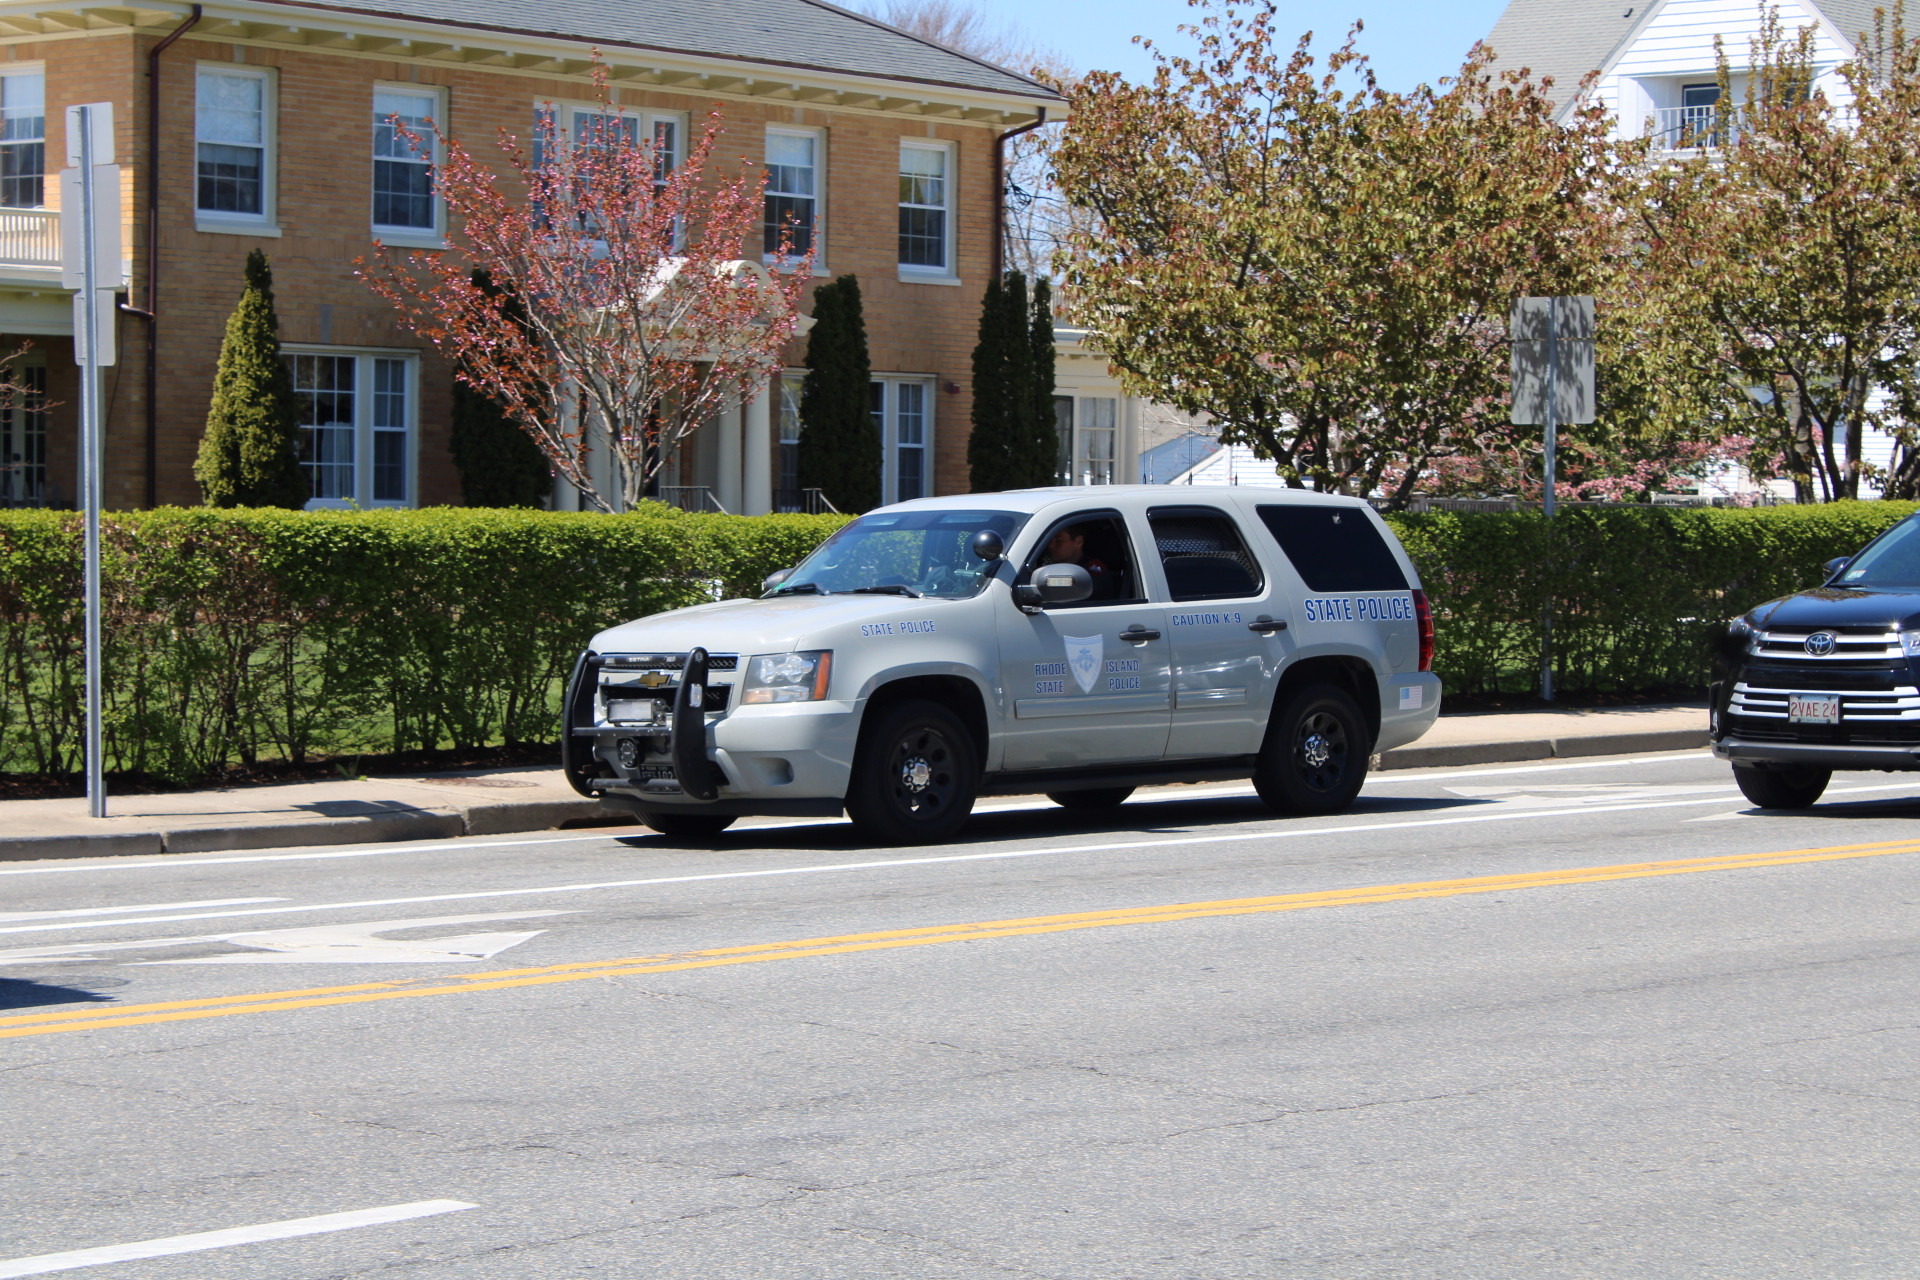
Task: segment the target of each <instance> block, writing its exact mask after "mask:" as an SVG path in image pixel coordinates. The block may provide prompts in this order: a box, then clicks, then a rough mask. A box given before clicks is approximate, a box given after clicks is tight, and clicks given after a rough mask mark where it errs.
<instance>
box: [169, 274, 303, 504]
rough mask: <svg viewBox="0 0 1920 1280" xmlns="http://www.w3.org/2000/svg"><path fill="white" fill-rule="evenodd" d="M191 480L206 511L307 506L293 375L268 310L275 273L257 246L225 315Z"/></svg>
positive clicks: (276, 322)
mask: <svg viewBox="0 0 1920 1280" xmlns="http://www.w3.org/2000/svg"><path fill="white" fill-rule="evenodd" d="M193 477H194V479H196V480H198V481H199V482H200V492H201V493H202V494H203V495H204V496H205V498H206V501H207V505H208V506H210V507H288V508H296V509H297V508H299V507H302V506H304V505H305V504H306V501H307V496H308V486H307V473H306V469H305V468H304V467H302V466H301V465H300V428H299V414H298V412H297V410H296V407H295V404H294V395H293V377H292V375H291V374H289V373H288V372H287V365H286V361H285V360H283V359H281V357H280V320H279V317H278V316H276V315H275V314H274V310H273V270H272V268H270V267H269V266H268V265H267V255H266V254H264V253H262V252H261V251H260V250H258V249H255V250H254V251H253V252H252V253H249V254H248V255H247V285H246V288H245V290H243V291H242V292H241V294H240V301H239V303H238V305H236V306H235V307H234V309H233V314H232V315H230V316H228V317H227V333H226V337H225V338H224V339H222V340H221V343H220V363H219V364H218V366H216V368H215V370H214V375H213V402H212V404H211V405H210V406H209V407H208V409H207V431H206V434H205V435H204V436H202V437H201V438H200V452H199V456H197V457H196V458H195V459H194V463H193Z"/></svg>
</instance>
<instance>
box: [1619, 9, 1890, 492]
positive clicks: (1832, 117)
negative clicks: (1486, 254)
mask: <svg viewBox="0 0 1920 1280" xmlns="http://www.w3.org/2000/svg"><path fill="white" fill-rule="evenodd" d="M1848 34H1853V33H1848ZM1859 47H1860V49H1861V56H1860V57H1859V58H1858V59H1857V60H1855V61H1853V62H1851V63H1848V64H1846V65H1844V66H1842V67H1841V68H1840V69H1839V75H1840V77H1841V78H1842V79H1843V80H1844V81H1845V83H1846V85H1847V87H1848V89H1849V90H1850V91H1851V97H1852V102H1851V104H1842V103H1836V102H1833V101H1830V100H1829V99H1828V98H1827V97H1826V96H1825V94H1824V93H1823V92H1822V91H1821V89H1820V87H1819V86H1818V84H1817V83H1816V78H1815V74H1814V65H1813V60H1814V44H1813V29H1812V28H1805V29H1802V30H1800V31H1798V32H1789V31H1787V30H1786V29H1785V28H1784V27H1783V25H1782V23H1781V21H1780V16H1779V13H1778V12H1777V11H1776V10H1773V9H1770V8H1764V7H1763V9H1762V23H1761V33H1760V35H1759V36H1758V37H1757V38H1756V39H1755V40H1754V41H1753V43H1752V45H1751V48H1750V54H1749V66H1748V70H1749V74H1748V76H1747V83H1746V89H1745V92H1744V94H1742V95H1741V96H1740V97H1739V98H1737V99H1736V97H1735V94H1734V85H1733V77H1732V76H1731V75H1730V73H1729V67H1728V63H1727V59H1726V57H1725V56H1724V55H1722V56H1721V58H1720V86H1721V89H1720V106H1719V108H1718V109H1717V111H1716V113H1715V116H1714V118H1713V119H1712V120H1711V121H1704V120H1703V121H1702V122H1701V123H1702V126H1703V127H1702V128H1700V129H1698V130H1697V131H1696V135H1697V136H1694V137H1690V138H1687V139H1684V140H1683V142H1685V143H1686V144H1687V151H1686V152H1685V153H1683V154H1682V155H1681V156H1680V157H1678V158H1676V159H1674V160H1672V161H1670V162H1668V163H1663V164H1659V165H1655V166H1650V167H1649V168H1648V170H1647V171H1646V174H1645V177H1644V181H1643V183H1642V185H1641V188H1640V190H1639V192H1638V200H1637V202H1636V203H1635V205H1634V206H1633V207H1634V211H1635V215H1636V221H1637V226H1636V228H1635V230H1636V234H1635V236H1634V237H1633V239H1634V242H1635V244H1636V245H1637V258H1638V261H1637V263H1636V267H1637V272H1638V274H1639V275H1640V276H1641V277H1642V278H1644V279H1646V280H1648V281H1649V282H1652V283H1651V284H1650V286H1649V288H1648V293H1649V294H1650V295H1655V296H1657V297H1658V298H1660V299H1661V300H1662V305H1661V308H1660V311H1659V314H1657V315H1656V316H1654V318H1653V319H1654V321H1655V323H1653V324H1650V325H1649V326H1648V330H1649V332H1650V333H1653V334H1656V335H1657V336H1658V337H1659V338H1660V339H1662V340H1664V342H1665V343H1666V345H1667V347H1668V350H1669V353H1670V354H1669V357H1668V361H1667V363H1668V365H1669V367H1670V368H1673V369H1675V370H1680V369H1683V368H1685V367H1688V366H1691V367H1693V368H1697V369H1699V370H1703V371H1705V372H1707V373H1708V374H1709V375H1710V378H1709V382H1710V384H1711V386H1712V388H1713V390H1714V392H1715V395H1714V396H1713V397H1711V400H1710V402H1709V403H1708V405H1707V407H1708V409H1709V410H1710V411H1712V412H1715V413H1717V414H1718V415H1720V416H1721V417H1722V418H1723V419H1724V420H1726V421H1727V422H1728V423H1729V424H1731V425H1732V426H1733V427H1734V428H1736V429H1738V430H1742V431H1745V432H1746V433H1748V434H1750V435H1752V436H1753V437H1754V440H1755V447H1754V455H1753V458H1752V465H1753V466H1754V468H1755V469H1756V470H1757V471H1759V472H1761V473H1762V474H1764V473H1766V472H1767V471H1769V470H1773V469H1779V470H1783V471H1784V472H1785V473H1786V474H1787V475H1789V476H1790V477H1792V479H1793V480H1794V483H1795V488H1796V490H1797V491H1798V495H1799V497H1800V500H1801V501H1803V502H1804V501H1814V500H1820V499H1825V500H1830V499H1836V498H1852V497H1857V496H1858V495H1859V492H1860V483H1861V481H1862V479H1863V478H1870V477H1869V476H1868V475H1867V472H1866V468H1865V465H1864V460H1863V458H1862V453H1863V446H1864V443H1865V434H1866V429H1867V428H1868V427H1869V426H1877V427H1881V428H1883V429H1886V430H1888V431H1890V432H1891V433H1892V434H1893V435H1894V436H1895V438H1896V439H1897V440H1899V441H1900V446H1901V447H1900V449H1899V450H1898V451H1897V452H1896V454H1895V458H1894V465H1893V469H1892V474H1891V475H1889V476H1887V477H1885V479H1886V480H1887V482H1888V483H1887V491H1888V493H1889V495H1890V496H1905V497H1912V496H1915V495H1916V493H1920V439H1917V438H1916V436H1917V434H1920V433H1916V428H1915V423H1916V422H1920V370H1917V369H1916V361H1917V360H1920V146H1916V143H1915V134H1914V125H1913V122H1914V119H1915V118H1916V116H1920V42H1915V41H1914V40H1912V39H1910V38H1909V37H1908V36H1907V35H1906V33H1905V31H1904V30H1903V29H1902V25H1901V18H1900V9H1899V8H1898V7H1896V8H1895V9H1894V13H1893V18H1892V30H1891V32H1890V33H1889V32H1888V31H1887V29H1886V27H1885V26H1884V25H1882V27H1881V29H1880V30H1879V31H1878V32H1876V33H1875V34H1874V35H1873V36H1872V37H1869V38H1865V39H1862V40H1861V41H1860V44H1859Z"/></svg>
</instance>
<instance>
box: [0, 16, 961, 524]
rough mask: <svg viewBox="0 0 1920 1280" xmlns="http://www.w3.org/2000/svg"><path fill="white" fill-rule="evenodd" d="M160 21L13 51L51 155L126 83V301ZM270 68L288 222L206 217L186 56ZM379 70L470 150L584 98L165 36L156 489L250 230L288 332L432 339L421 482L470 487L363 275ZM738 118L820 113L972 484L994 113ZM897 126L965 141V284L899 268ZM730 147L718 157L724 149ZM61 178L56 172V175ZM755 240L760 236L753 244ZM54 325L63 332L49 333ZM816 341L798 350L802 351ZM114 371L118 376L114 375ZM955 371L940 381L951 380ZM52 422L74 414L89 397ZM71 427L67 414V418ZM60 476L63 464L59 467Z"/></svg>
mask: <svg viewBox="0 0 1920 1280" xmlns="http://www.w3.org/2000/svg"><path fill="white" fill-rule="evenodd" d="M159 38H160V37H159V36H158V35H154V36H147V35H142V36H140V37H138V38H135V37H132V36H116V37H102V38H92V39H67V40H46V41H39V42H34V41H22V42H20V43H19V44H17V45H15V46H14V56H15V58H16V59H34V58H42V59H44V60H45V63H46V72H47V114H48V138H47V156H48V168H49V171H50V172H51V171H52V170H54V169H57V168H58V167H59V166H60V165H61V164H62V163H64V160H63V157H64V154H65V151H64V140H63V138H62V137H61V136H60V120H61V114H62V110H63V108H64V107H65V106H66V105H67V104H69V103H73V102H84V101H98V100H103V99H108V100H111V101H113V102H114V104H115V110H116V125H117V128H118V135H119V141H118V146H119V147H120V156H119V158H120V160H121V162H122V163H123V164H124V165H126V167H127V175H128V181H127V183H126V189H125V191H124V192H123V202H124V206H125V210H126V214H127V225H128V228H129V231H130V232H134V231H135V230H136V229H142V230H139V231H138V234H132V235H130V240H129V242H130V244H131V246H132V250H133V255H132V256H133V258H134V276H133V280H134V292H133V298H132V301H133V304H134V305H135V306H142V305H144V301H145V293H144V290H145V284H146V275H145V256H146V255H145V245H144V230H143V228H144V221H143V219H144V201H145V183H146V172H145V170H146V125H147V122H146V120H145V116H146V93H145V70H146V51H147V50H148V49H149V48H151V47H152V46H153V44H154V43H156V42H157V41H158V39H159ZM202 62H205V63H222V64H233V63H235V62H240V63H243V64H244V65H246V66H248V67H254V68H261V67H266V68H272V69H273V72H274V74H275V76H276V78H277V82H278V91H277V101H278V112H277V124H278V145H277V207H278V217H277V223H278V228H279V231H280V235H279V236H278V237H273V236H267V235H261V234H259V233H258V232H254V233H245V234H232V233H215V232H209V231H206V230H197V229H196V226H195V218H194V180H193V172H194V141H193V127H194V83H195V77H194V71H195V67H196V64H199V63H202ZM376 82H398V83H408V82H417V83H419V84H422V85H437V86H443V87H444V88H445V89H446V90H447V92H448V95H449V109H448V113H447V120H446V122H445V123H446V127H447V129H448V131H449V132H450V133H451V134H452V135H453V136H454V137H456V138H458V139H459V140H461V141H462V142H463V143H464V144H465V145H466V146H468V147H469V149H471V150H473V151H474V152H475V153H476V154H482V155H484V154H489V153H490V152H491V151H492V148H493V145H494V144H493V139H494V137H495V136H496V133H497V131H498V130H499V129H500V128H502V127H504V128H507V129H509V130H511V131H513V132H514V133H516V134H518V135H520V136H522V137H524V136H525V135H526V134H527V132H528V131H529V129H530V126H531V117H532V112H533V107H534V104H535V103H536V102H537V101H541V100H546V99H552V100H560V101H581V100H591V98H592V89H591V86H590V85H589V84H587V83H585V82H584V81H563V80H546V79H538V78H533V77H529V76H524V75H510V74H505V73H500V72H489V71H487V70H484V69H478V68H465V67H453V66H444V65H431V64H413V63H408V62H400V61H383V60H378V59H374V58H369V57H363V56H348V55H341V54H329V53H327V52H324V51H315V50H298V49H280V48H272V47H264V46H259V45H244V46H243V45H235V44H231V43H226V42H214V41H210V40H204V39H195V38H193V36H192V35H189V36H187V37H186V38H183V39H181V40H179V41H178V42H176V43H175V44H174V45H173V46H172V47H171V48H170V49H169V50H168V51H167V53H166V54H165V55H164V59H163V71H162V86H161V87H162V104H163V105H162V125H161V148H160V154H161V163H160V176H161V183H160V208H161V219H160V222H161V230H160V236H159V244H160V256H159V267H160V273H161V274H160V320H159V329H158V335H157V340H158V347H159V359H158V370H159V374H158V386H159V397H158V402H159V406H160V413H159V441H160V444H159V450H158V464H159V497H160V500H161V501H162V502H171V503H192V502H196V501H198V499H199V490H198V487H197V486H196V485H195V483H194V481H193V475H192V465H193V457H194V452H195V450H196V448H197V447H198V444H199V439H200V435H201V431H202V429H203V427H204V424H205V418H206V409H207V401H208V397H209V395H210V392H211V388H212V381H213V371H214V366H215V362H216V360H217V357H218V354H219V348H220V340H221V335H222V332H223V329H224V326H225V322H226V317H227V315H228V313H229V311H230V310H231V309H232V307H233V304H234V301H235V300H236V299H237V298H238V296H239V293H240V289H241V280H242V267H243V265H244V263H245V260H246V256H247V253H248V252H249V250H251V249H252V248H253V247H255V246H256V245H257V246H259V247H260V248H262V249H264V250H265V251H266V252H267V254H268V255H269V256H270V258H271V259H272V262H273V269H274V287H275V294H276V300H277V303H278V310H279V315H280V321H281V337H282V340H283V341H286V342H291V343H317V344H327V345H339V346H360V347H377V348H393V349H399V350H405V351H420V352H421V357H422V358H421V378H420V385H421V393H422V394H421V397H420V404H419V406H418V412H419V417H418V421H419V424H420V440H419V449H420V486H419V499H420V501H421V502H422V503H423V504H432V503H443V502H457V501H459V482H458V477H457V475H456V473H455V471H454V469H453V466H452V463H451V459H450V457H449V455H448V449H447V416H448V404H449V395H448V388H449V378H450V375H449V372H448V369H447V366H446V363H445V362H444V361H442V360H441V359H439V358H438V356H437V355H435V354H434V353H433V352H432V351H431V350H423V348H424V347H425V346H426V344H424V343H423V342H422V341H421V340H419V339H418V338H416V337H414V336H413V335H412V334H410V333H407V332H405V331H404V330H402V329H401V328H400V327H399V326H398V325H397V324H396V322H395V317H394V313H393V311H392V310H391V308H390V307H389V306H388V305H387V304H386V303H384V302H383V301H381V300H380V299H379V298H378V297H376V296H375V295H374V294H373V293H372V292H370V291H369V290H368V289H367V288H366V287H365V285H364V284H362V283H361V282H360V281H359V280H357V279H356V278H355V277H354V267H353V260H354V259H355V258H356V257H359V256H362V255H365V254H367V253H368V252H369V251H370V247H371V244H370V242H371V234H370V231H369V218H370V201H371V197H370V184H371V169H372V164H371V154H370V143H369V126H370V123H371V119H372V95H373V89H374V85H375V84H376ZM618 98H619V101H620V102H621V103H622V105H625V106H630V107H637V108H654V109H659V110H671V111H677V112H684V113H686V115H687V117H688V119H689V125H690V127H691V128H692V129H696V130H697V129H698V128H699V125H700V122H701V120H702V118H703V117H704V115H705V113H706V112H707V111H708V110H710V109H711V108H712V107H713V106H714V105H715V99H714V98H713V97H712V96H709V95H698V94H683V93H670V92H660V91H653V90H637V89H634V88H632V87H627V86H622V87H621V88H620V89H619V90H618ZM719 105H720V107H721V109H722V111H723V112H724V114H725V117H726V123H727V135H726V137H725V139H723V141H722V144H721V148H720V151H721V154H722V155H746V156H749V157H751V158H752V159H753V160H755V161H756V162H757V161H758V160H760V159H761V157H762V156H763V154H764V153H763V150H762V148H763V145H764V143H763V139H764V136H765V127H766V126H767V125H768V124H800V125H806V126H810V127H815V128H822V129H824V130H825V131H826V179H825V185H826V205H825V210H824V219H823V220H824V224H825V229H826V231H825V234H826V243H825V255H824V257H825V268H826V270H827V271H828V272H829V273H830V274H831V275H835V276H837V275H842V274H845V273H847V272H852V273H854V274H856V275H858V276H859V278H860V282H861V288H862V293H863V295H864V297H865V302H866V318H867V330H868V338H869V342H870V345H871V350H872V359H873V368H874V370H875V372H876V373H894V372H898V373H915V374H926V375H931V376H932V377H933V378H934V379H935V380H936V388H937V389H936V393H935V396H934V400H935V453H934V473H935V475H934V479H935V489H936V491H937V492H941V493H952V492H962V491H964V490H965V489H966V487H967V475H966V429H967V415H968V411H969V404H970V401H969V395H968V392H967V390H966V388H967V386H968V384H969V381H970V373H969V369H970V362H971V354H972V347H973V340H974V333H975V328H976V325H977V317H978V307H979V299H980V294H981V291H982V288H983V287H984V285H985V282H986V277H987V273H988V271H989V270H990V266H991V239H992V218H993V200H994V193H993V191H992V162H993V156H992V148H993V139H994V136H995V134H994V132H993V131H992V130H991V129H989V128H988V127H986V126H982V125H966V124H958V123H934V124H929V123H928V122H926V121H925V120H921V119H913V118H899V117H889V116H883V115H879V114H874V113H858V112H851V111H825V110H820V109H816V108H812V107H801V106H795V105H793V104H791V103H784V102H768V101H765V100H733V101H726V100H721V101H720V102H719ZM902 137H934V138H938V139H942V140H946V141H949V142H952V143H954V144H955V152H956V155H957V160H958V165H957V183H956V187H957V190H956V195H955V207H956V210H957V214H958V217H957V224H956V231H955V242H956V257H957V263H956V265H957V274H958V275H959V277H960V279H961V281H962V284H961V286H960V287H957V288H956V287H953V286H951V285H936V284H919V283H905V282H902V281H901V280H900V279H898V273H897V216H898V215H897V205H896V199H897V175H898V160H899V147H900V140H901V138H902ZM726 167H728V166H725V165H719V166H716V168H726ZM53 185H54V184H53V182H52V181H51V178H50V181H49V191H50V193H51V190H52V187H53ZM753 248H754V249H757V246H753ZM143 324H144V322H143V321H141V320H139V319H137V318H135V317H131V316H126V317H123V318H122V324H121V341H122V357H121V365H120V367H119V373H118V375H117V388H116V390H115V391H114V394H113V396H112V412H111V415H110V419H109V423H108V458H109V466H108V469H109V481H108V496H109V500H110V501H111V502H112V504H113V505H116V506H132V505H138V504H139V503H140V501H141V499H142V495H143V493H144V484H145V479H144V477H145V465H146V462H145V449H144V438H143V436H144V412H145V406H144V401H143V399H142V394H143V392H142V387H143V378H144V365H143V363H142V361H143V351H142V344H143V342H144V330H143V328H142V326H143ZM49 341H50V342H51V343H55V344H58V343H61V342H62V341H63V340H61V339H52V340H49ZM803 355H804V347H803V345H801V344H796V345H795V347H794V349H793V350H791V351H790V352H789V353H788V360H789V363H790V364H791V365H794V366H797V365H799V364H800V363H801V360H802V358H803ZM113 382H115V377H113V376H110V377H109V383H110V384H111V383H113ZM950 383H951V384H957V385H958V386H959V387H960V388H961V390H960V391H959V393H957V394H948V393H947V392H946V390H945V388H946V386H947V385H948V384H950ZM69 405H70V407H68V408H63V409H62V410H60V411H57V412H56V423H57V424H63V423H67V422H69V421H71V422H72V423H75V424H77V420H78V412H77V404H75V403H73V402H69ZM64 429H65V428H64V427H60V426H56V434H58V433H60V432H61V431H63V430H64ZM63 487H65V486H64V482H63Z"/></svg>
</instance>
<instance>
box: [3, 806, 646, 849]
mask: <svg viewBox="0 0 1920 1280" xmlns="http://www.w3.org/2000/svg"><path fill="white" fill-rule="evenodd" d="M638 821H639V819H638V818H637V817H636V816H635V815H634V813H633V811H632V810H631V809H622V808H619V807H617V806H614V805H607V804H602V803H601V802H600V801H598V800H522V801H518V802H514V801H505V802H498V803H492V804H476V805H471V806H468V807H466V808H462V809H441V810H433V809H421V810H413V811H410V812H399V813H375V814H369V815H366V816H364V817H352V818H326V819H321V820H318V821H314V822H270V823H250V824H248V825H245V826H236V827H175V828H171V829H165V830H160V831H113V832H102V833H100V834H99V835H78V834H73V835H58V836H6V837H0V862H33V861H39V860H41V859H46V858H126V857H154V856H156V855H159V854H168V853H226V852H232V851H237V850H243V849H289V848H303V847H305V846H308V845H329V844H387V843H391V842H395V841H402V840H448V839H452V838H454V837H456V836H496V835H512V834H514V833H516V832H525V831H554V830H566V829H572V828H582V827H619V826H632V825H634V824H635V823H637V822H638Z"/></svg>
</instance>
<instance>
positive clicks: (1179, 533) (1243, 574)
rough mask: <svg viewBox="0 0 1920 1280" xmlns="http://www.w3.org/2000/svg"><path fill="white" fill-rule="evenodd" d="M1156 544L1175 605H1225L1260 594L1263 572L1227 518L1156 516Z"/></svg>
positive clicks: (1152, 517) (1153, 519)
mask: <svg viewBox="0 0 1920 1280" xmlns="http://www.w3.org/2000/svg"><path fill="white" fill-rule="evenodd" d="M1148 521H1149V523H1151V524H1152V526H1153V541H1154V546H1155V548H1156V549H1157V550H1158V551H1159V552H1160V564H1161V566H1162V567H1163V568H1164V569H1165V570H1166V574H1167V592H1168V594H1169V595H1171V596H1172V597H1173V599H1175V600H1222V599H1233V598H1236V597H1240V596H1251V595H1258V594H1259V592H1260V566H1259V565H1258V564H1257V563H1256V562H1255V561H1254V558H1253V556H1252V555H1251V554H1250V553H1249V552H1248V551H1247V545H1246V543H1245V542H1243V541H1242V540H1241V538H1240V532H1239V530H1238V529H1236V528H1234V526H1233V521H1231V520H1229V519H1228V518H1227V517H1225V516H1223V515H1206V514H1202V513H1192V514H1189V513H1186V512H1181V513H1178V514H1165V515H1163V514H1160V513H1158V512H1155V513H1150V514H1149V516H1148Z"/></svg>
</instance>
